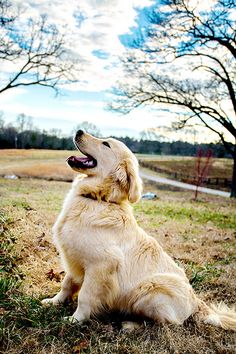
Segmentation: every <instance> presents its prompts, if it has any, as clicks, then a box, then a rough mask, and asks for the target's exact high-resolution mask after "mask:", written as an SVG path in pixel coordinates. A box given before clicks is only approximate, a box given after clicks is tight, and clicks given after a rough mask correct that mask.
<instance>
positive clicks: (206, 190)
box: [140, 170, 230, 198]
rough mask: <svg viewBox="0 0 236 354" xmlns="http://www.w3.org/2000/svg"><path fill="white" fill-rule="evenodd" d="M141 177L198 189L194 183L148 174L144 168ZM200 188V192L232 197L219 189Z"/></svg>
mask: <svg viewBox="0 0 236 354" xmlns="http://www.w3.org/2000/svg"><path fill="white" fill-rule="evenodd" d="M140 177H141V178H144V179H147V180H149V181H153V182H156V183H161V184H168V185H171V186H174V187H178V188H183V189H188V190H192V191H195V189H196V186H194V185H192V184H188V183H183V182H179V181H175V180H173V179H169V178H164V177H159V176H157V175H156V176H154V175H153V174H148V173H147V172H146V171H145V172H144V171H142V170H141V171H140ZM198 190H199V192H202V193H208V194H213V195H220V196H221V197H227V198H228V197H230V193H228V192H223V191H219V190H217V189H210V188H205V187H199V188H198Z"/></svg>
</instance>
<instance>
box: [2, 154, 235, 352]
mask: <svg viewBox="0 0 236 354" xmlns="http://www.w3.org/2000/svg"><path fill="white" fill-rule="evenodd" d="M44 153H45V154H46V155H45V157H43V156H41V158H40V154H38V152H36V155H34V156H33V155H32V161H33V160H35V157H37V160H38V163H40V162H41V163H43V164H44V163H46V162H48V163H49V161H47V160H48V156H49V155H50V153H49V155H47V153H46V152H44ZM69 154H71V152H69ZM64 155H65V156H64ZM67 156H68V155H67V152H58V155H57V161H58V163H59V164H60V160H61V158H63V159H64V157H67ZM21 158H22V160H19V159H20V157H19V159H18V160H17V161H24V159H25V156H23V155H22V157H21ZM44 159H45V161H44ZM14 160H15V157H14V156H13V158H12V160H11V158H10V157H8V161H6V164H7V163H8V165H9V164H16V161H14ZM26 160H27V161H28V157H27V158H26ZM52 160H54V158H52ZM34 163H35V161H34ZM19 165H21V164H19ZM51 165H52V164H51ZM51 165H50V163H49V166H51ZM1 166H2V165H1ZM31 166H32V165H31ZM35 166H36V165H35ZM44 166H45V165H44ZM41 168H42V167H41ZM69 188H70V184H69V183H66V182H62V181H46V180H43V179H42V180H41V179H40V180H39V179H25V178H22V179H17V180H9V179H3V178H2V179H0V245H1V253H0V254H1V263H2V277H1V280H0V287H1V288H0V294H1V296H0V315H1V320H2V323H1V324H2V328H1V339H2V353H9V354H21V353H22V354H28V353H29V354H39V353H43V354H51V353H52V354H54V353H55V354H56V353H60V354H64V353H65V354H69V353H81V354H82V353H93V354H95V353H96V354H106V353H107V354H110V353H114V354H115V353H119V354H136V353H141V354H150V353H151V354H152V353H160V354H164V353H165V354H168V353H176V354H177V353H181V354H183V353H186V354H187V353H188V354H194V353H196V354H197V353H202V354H206V353H207V354H208V353H209V354H210V353H212V354H213V353H221V354H223V353H224V354H225V353H226V354H231V353H232V354H233V353H235V349H236V341H235V334H234V333H232V332H231V331H224V330H222V329H219V328H215V327H212V326H210V325H204V324H202V323H195V322H193V320H192V319H189V320H188V321H187V322H186V323H185V324H184V326H180V327H179V326H175V325H158V324H154V323H152V322H150V321H148V320H146V321H145V322H143V321H142V320H141V319H140V322H141V327H140V328H139V329H136V330H134V331H133V332H132V333H127V332H125V331H124V330H121V321H122V319H124V316H122V315H121V314H106V315H104V316H102V317H100V318H96V319H92V320H90V321H89V322H88V323H85V324H82V325H79V324H70V323H68V322H66V321H65V320H63V317H64V316H67V315H70V314H71V313H72V312H73V309H74V307H75V304H74V303H68V304H67V305H65V306H61V307H60V308H56V309H54V308H53V307H52V308H49V309H45V308H43V307H42V306H41V305H40V299H42V298H44V297H46V296H52V295H53V294H55V293H56V292H57V290H58V289H59V287H60V281H61V279H62V278H63V270H62V268H61V266H60V262H59V259H58V256H57V252H56V250H55V248H54V246H53V244H52V241H51V227H52V225H53V223H54V221H55V218H56V216H57V214H58V212H59V210H60V208H61V204H62V201H63V198H64V196H65V194H66V193H67V191H68V190H69ZM156 188H157V187H156V186H155V185H145V191H147V190H152V191H154V192H157V194H158V196H159V199H157V200H154V201H141V202H139V203H138V204H136V205H135V206H134V211H135V215H136V217H137V219H138V222H139V224H140V226H142V227H143V228H145V229H146V230H147V231H148V232H149V233H150V234H151V235H152V236H153V237H155V238H157V239H158V241H159V242H160V243H161V244H162V246H163V248H164V249H165V250H166V251H167V252H169V253H170V254H171V255H172V256H173V257H174V259H175V261H176V262H178V263H181V264H182V265H183V267H184V268H185V269H186V271H187V274H188V276H189V278H190V280H191V283H192V285H193V286H194V288H195V290H196V292H197V293H198V294H199V296H201V298H203V299H204V300H205V301H207V302H219V301H224V302H225V303H227V304H228V305H232V304H234V303H235V302H236V257H235V254H236V242H235V240H236V231H235V230H236V204H235V201H233V200H229V199H227V200H226V199H225V198H220V197H212V196H205V195H204V197H201V199H200V200H199V201H197V202H193V201H192V193H189V192H179V191H174V190H173V191H170V190H166V189H165V188H166V187H164V186H162V187H161V189H160V188H159V189H158V190H157V189H156Z"/></svg>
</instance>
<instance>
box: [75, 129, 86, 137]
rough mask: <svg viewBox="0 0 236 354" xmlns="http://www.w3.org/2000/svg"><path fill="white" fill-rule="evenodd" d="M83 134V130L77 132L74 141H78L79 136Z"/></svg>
mask: <svg viewBox="0 0 236 354" xmlns="http://www.w3.org/2000/svg"><path fill="white" fill-rule="evenodd" d="M83 134H84V132H83V130H81V129H80V130H78V131H77V133H76V135H75V139H78V138H79V137H80V136H81V135H83Z"/></svg>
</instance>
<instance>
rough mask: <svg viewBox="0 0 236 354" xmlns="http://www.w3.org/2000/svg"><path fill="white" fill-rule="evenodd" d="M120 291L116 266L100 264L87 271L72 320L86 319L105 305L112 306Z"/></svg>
mask: <svg viewBox="0 0 236 354" xmlns="http://www.w3.org/2000/svg"><path fill="white" fill-rule="evenodd" d="M118 292H119V285H118V280H117V273H116V266H115V265H114V264H112V265H111V264H110V265H107V264H106V265H103V266H101V265H99V266H97V267H94V268H93V269H89V270H87V271H86V273H85V277H84V282H83V285H82V287H81V289H80V292H79V294H78V306H77V309H76V311H75V313H74V314H73V315H72V317H71V318H70V320H72V321H74V320H77V321H79V322H81V321H86V320H88V319H89V318H90V316H91V314H94V315H96V314H98V313H99V310H101V308H102V307H103V306H108V307H110V308H111V307H112V304H113V302H114V299H115V298H116V296H117V294H118Z"/></svg>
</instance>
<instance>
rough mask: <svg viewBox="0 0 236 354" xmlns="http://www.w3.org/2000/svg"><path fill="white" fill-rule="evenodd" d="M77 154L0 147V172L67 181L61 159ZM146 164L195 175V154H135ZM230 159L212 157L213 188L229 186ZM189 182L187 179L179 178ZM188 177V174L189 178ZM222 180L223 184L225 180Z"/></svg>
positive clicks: (68, 171) (170, 173)
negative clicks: (215, 184)
mask: <svg viewBox="0 0 236 354" xmlns="http://www.w3.org/2000/svg"><path fill="white" fill-rule="evenodd" d="M73 154H78V152H77V151H76V152H75V151H62V150H34V149H31V150H14V149H11V150H0V176H5V175H17V176H19V177H35V178H40V177H41V178H45V179H48V180H51V179H54V180H59V181H60V180H62V181H70V180H72V179H73V176H74V173H73V171H72V170H71V169H70V168H69V167H68V166H67V164H66V163H65V161H66V159H67V158H68V157H69V156H71V155H73ZM137 157H138V159H139V160H140V161H141V162H144V163H146V164H148V166H146V167H151V168H152V167H154V168H155V167H157V168H158V170H160V171H159V172H161V174H164V175H166V176H167V177H168V176H172V178H173V175H175V174H176V178H177V177H178V176H181V175H182V174H183V175H189V176H194V175H195V158H193V157H178V156H177V157H176V156H157V155H141V154H138V155H137ZM232 168H233V161H232V160H230V159H212V162H211V166H210V168H209V172H208V174H207V177H208V178H211V180H213V184H214V179H215V178H219V179H220V180H221V182H222V183H223V185H222V183H220V181H219V183H218V186H217V188H219V189H220V188H223V189H225V188H226V189H227V188H228V189H229V186H228V187H227V186H226V184H229V181H231V179H232ZM180 179H181V180H183V181H184V182H189V181H188V179H187V180H186V179H182V178H180ZM190 179H191V178H190ZM225 180H226V182H227V183H226V184H225Z"/></svg>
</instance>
